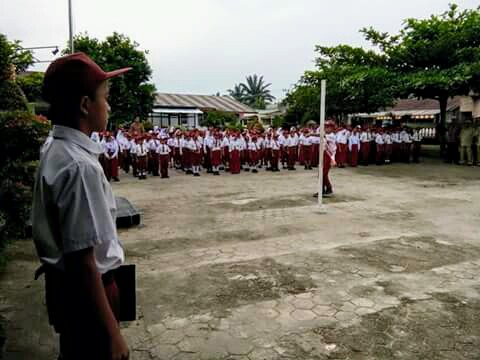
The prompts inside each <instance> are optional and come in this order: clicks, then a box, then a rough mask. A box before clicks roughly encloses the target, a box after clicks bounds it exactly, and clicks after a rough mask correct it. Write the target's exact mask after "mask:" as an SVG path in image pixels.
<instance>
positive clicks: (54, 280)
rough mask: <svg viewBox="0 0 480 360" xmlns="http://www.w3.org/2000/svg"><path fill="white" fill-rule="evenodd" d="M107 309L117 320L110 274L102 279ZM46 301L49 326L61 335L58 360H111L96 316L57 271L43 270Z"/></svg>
mask: <svg viewBox="0 0 480 360" xmlns="http://www.w3.org/2000/svg"><path fill="white" fill-rule="evenodd" d="M102 281H103V286H104V289H105V293H106V295H107V299H108V302H109V304H110V308H111V309H112V312H113V314H114V315H115V317H116V318H117V319H118V315H119V309H120V301H119V300H120V299H119V293H118V288H117V284H116V282H115V279H114V277H113V273H111V272H109V273H107V274H105V275H103V276H102ZM45 298H46V303H47V311H48V316H49V321H50V324H51V325H53V326H54V328H55V331H56V332H57V333H58V334H59V335H60V353H61V354H60V357H59V359H61V360H85V359H95V360H97V359H98V360H104V359H109V358H110V340H109V338H108V335H107V333H106V331H105V329H103V328H102V326H101V325H100V323H99V321H98V319H97V314H93V313H92V311H91V309H90V308H89V306H88V305H87V302H86V299H85V298H84V294H82V293H81V292H80V291H78V287H77V286H76V284H74V283H72V282H71V281H70V280H69V279H68V277H67V276H66V275H65V274H64V273H63V272H60V271H58V270H54V269H46V271H45Z"/></svg>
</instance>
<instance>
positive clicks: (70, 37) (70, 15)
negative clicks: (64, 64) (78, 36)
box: [68, 0, 74, 54]
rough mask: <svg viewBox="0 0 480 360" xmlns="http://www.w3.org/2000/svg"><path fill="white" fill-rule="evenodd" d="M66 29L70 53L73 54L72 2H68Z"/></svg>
mask: <svg viewBox="0 0 480 360" xmlns="http://www.w3.org/2000/svg"><path fill="white" fill-rule="evenodd" d="M68 27H69V33H70V34H69V40H70V53H71V54H73V52H74V48H73V15H72V0H68Z"/></svg>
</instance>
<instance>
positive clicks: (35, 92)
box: [16, 72, 44, 102]
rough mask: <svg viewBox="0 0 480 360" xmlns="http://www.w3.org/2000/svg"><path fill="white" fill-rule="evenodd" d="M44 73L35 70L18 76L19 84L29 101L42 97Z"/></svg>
mask: <svg viewBox="0 0 480 360" xmlns="http://www.w3.org/2000/svg"><path fill="white" fill-rule="evenodd" d="M43 76H44V75H43V73H41V72H34V73H30V74H28V75H22V76H18V77H17V80H16V81H17V84H18V85H19V86H20V88H21V89H22V91H23V93H24V94H25V96H26V97H27V100H28V101H29V102H35V101H39V100H41V99H42V84H43Z"/></svg>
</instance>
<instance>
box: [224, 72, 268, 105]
mask: <svg viewBox="0 0 480 360" xmlns="http://www.w3.org/2000/svg"><path fill="white" fill-rule="evenodd" d="M245 80H246V82H245V83H240V84H235V85H234V87H233V89H230V90H228V93H229V94H230V96H231V97H233V98H234V99H236V100H238V101H240V102H241V103H244V104H246V105H248V106H251V107H253V108H256V109H265V107H266V105H267V104H269V103H270V102H272V101H273V100H275V97H274V96H273V95H272V94H271V92H270V90H269V89H268V88H269V87H270V86H271V85H272V84H270V83H268V84H267V83H265V81H264V79H263V76H258V75H257V74H254V75H251V76H247V77H246V78H245Z"/></svg>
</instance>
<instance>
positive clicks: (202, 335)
mask: <svg viewBox="0 0 480 360" xmlns="http://www.w3.org/2000/svg"><path fill="white" fill-rule="evenodd" d="M333 179H334V182H335V190H336V195H335V197H334V198H332V199H329V200H327V201H326V202H327V209H328V212H327V213H326V214H319V213H317V212H316V205H315V200H314V199H313V198H312V193H313V192H314V191H316V190H315V188H316V184H317V179H316V176H315V173H313V172H311V171H310V172H308V171H304V170H298V171H296V172H286V171H284V172H281V173H274V174H272V173H270V172H265V171H262V172H261V173H259V174H256V175H255V174H250V173H242V174H241V175H237V176H231V175H223V174H222V176H220V177H213V176H207V175H206V174H202V176H201V177H200V178H193V177H191V176H185V175H183V174H180V173H173V174H172V177H171V178H170V179H169V180H161V179H159V178H149V179H147V180H146V181H139V180H136V179H133V178H132V177H130V176H122V178H121V182H120V183H118V184H114V191H115V193H116V194H117V195H122V196H125V197H127V198H128V199H129V200H130V201H132V202H133V203H134V204H135V205H136V206H137V207H139V208H140V209H141V210H142V211H143V214H144V215H143V222H144V225H143V226H140V227H138V228H133V229H130V230H126V231H121V232H120V236H121V238H122V239H123V241H124V244H125V248H126V254H127V259H128V262H131V263H136V264H137V269H138V314H139V319H138V321H136V322H132V323H130V324H126V325H124V328H123V333H124V334H125V336H126V338H127V340H128V343H129V345H130V348H131V351H132V359H139V360H143V359H211V360H213V359H238V360H240V359H250V360H256V359H342V360H346V359H351V360H353V359H355V360H357V359H405V360H406V359H408V360H411V359H449V360H452V359H455V360H457V359H479V358H480V278H479V277H478V273H479V270H480V237H479V221H480V220H479V215H480V190H479V185H480V168H467V167H459V166H455V165H445V164H443V163H440V162H438V161H434V160H427V162H426V163H423V164H420V165H406V164H399V165H391V166H388V167H387V166H385V167H376V166H370V167H368V168H364V167H361V168H358V169H335V170H334V171H333ZM8 254H9V256H11V258H12V261H11V262H10V263H9V265H8V267H7V269H6V271H5V273H4V274H3V275H2V277H1V280H0V316H1V317H2V318H3V321H4V322H5V323H6V326H7V336H8V338H7V342H6V353H5V354H4V358H5V359H8V360H12V359H39V360H42V359H54V358H55V355H54V354H55V353H56V338H55V336H54V334H53V333H52V331H51V330H50V329H49V328H48V326H47V322H46V316H45V309H44V306H43V303H44V300H43V290H42V287H43V282H42V281H33V272H34V270H35V268H36V266H37V261H36V257H35V253H34V249H33V246H32V243H31V241H21V242H17V243H15V244H13V245H12V246H10V247H9V249H8Z"/></svg>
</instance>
